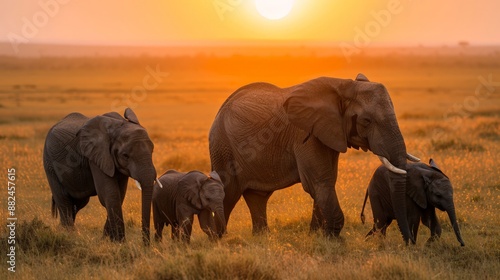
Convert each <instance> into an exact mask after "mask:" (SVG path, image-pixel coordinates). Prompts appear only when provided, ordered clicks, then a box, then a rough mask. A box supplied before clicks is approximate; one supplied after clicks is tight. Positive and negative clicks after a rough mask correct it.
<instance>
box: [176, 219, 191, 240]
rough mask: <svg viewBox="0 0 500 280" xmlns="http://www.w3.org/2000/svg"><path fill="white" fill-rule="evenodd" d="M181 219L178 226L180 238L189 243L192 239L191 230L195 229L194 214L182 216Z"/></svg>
mask: <svg viewBox="0 0 500 280" xmlns="http://www.w3.org/2000/svg"><path fill="white" fill-rule="evenodd" d="M179 221H181V222H180V224H179V227H178V228H179V235H180V239H181V240H182V241H184V242H186V243H189V241H190V239H191V230H192V229H193V216H191V217H184V218H181V219H179Z"/></svg>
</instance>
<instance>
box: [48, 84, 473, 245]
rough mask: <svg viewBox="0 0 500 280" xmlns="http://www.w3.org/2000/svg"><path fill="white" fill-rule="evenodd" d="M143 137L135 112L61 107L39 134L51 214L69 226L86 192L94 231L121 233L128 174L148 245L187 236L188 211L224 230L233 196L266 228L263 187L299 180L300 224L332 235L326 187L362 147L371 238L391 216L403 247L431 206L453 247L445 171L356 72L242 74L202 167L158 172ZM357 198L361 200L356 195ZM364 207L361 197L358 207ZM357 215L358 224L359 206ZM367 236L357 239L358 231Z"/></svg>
mask: <svg viewBox="0 0 500 280" xmlns="http://www.w3.org/2000/svg"><path fill="white" fill-rule="evenodd" d="M153 148H154V144H153V142H152V141H151V139H150V137H149V136H148V133H147V131H146V129H145V128H144V127H143V126H142V125H141V124H140V123H139V120H138V118H137V116H136V115H135V113H134V112H133V111H132V110H131V109H126V110H125V113H124V116H123V117H122V116H121V115H119V114H118V113H115V112H111V113H106V114H103V115H100V116H96V117H93V118H88V117H86V116H84V115H82V114H80V113H72V114H69V115H68V116H66V117H65V118H64V119H62V120H61V121H60V122H58V123H57V124H55V125H54V126H53V127H52V128H51V129H50V130H49V132H48V134H47V138H46V142H45V146H44V151H43V164H44V168H45V172H46V175H47V179H48V182H49V185H50V188H51V191H52V214H53V215H54V216H57V215H58V214H59V216H60V221H61V224H62V225H63V226H65V227H73V226H74V222H75V218H76V214H77V213H78V211H79V210H80V209H82V208H83V207H85V205H86V204H87V203H88V202H89V199H90V197H91V196H95V195H97V196H98V198H99V201H100V203H101V204H102V205H103V206H104V207H105V208H106V211H107V219H106V223H105V225H104V235H105V236H109V238H110V239H111V240H113V241H123V240H124V238H125V226H124V221H123V212H122V204H123V200H124V198H125V194H126V190H127V182H128V178H129V177H131V178H133V179H134V180H135V181H136V183H137V186H138V187H139V188H140V189H141V190H142V221H141V226H142V234H143V235H142V236H143V241H144V242H145V244H149V242H150V216H151V209H153V221H154V228H155V230H156V233H155V239H156V240H161V238H162V230H163V227H164V226H165V225H171V227H172V238H176V239H182V240H185V241H189V238H190V234H191V229H192V223H193V217H194V215H197V216H198V219H199V222H200V226H201V228H202V230H203V231H204V232H205V233H207V234H208V236H209V237H210V238H211V239H217V238H220V237H222V236H223V234H224V233H225V232H226V225H227V223H228V221H229V218H230V214H231V211H232V210H233V208H234V206H235V205H236V203H237V202H238V201H239V199H240V198H241V196H243V198H244V200H245V202H246V204H247V206H248V208H249V210H250V214H251V218H252V227H253V232H254V233H259V232H265V231H267V230H268V224H267V211H266V208H267V201H268V200H269V198H270V196H271V195H272V194H273V192H274V191H276V190H279V189H283V188H287V187H290V186H292V185H293V184H296V183H301V184H302V186H303V189H304V191H306V192H307V193H308V194H309V195H310V196H311V197H312V199H313V200H314V203H313V209H312V217H311V224H310V228H311V230H321V231H322V232H323V233H324V235H326V236H339V234H340V232H341V230H342V228H343V226H344V214H343V212H342V209H341V207H340V205H339V200H338V198H337V194H336V191H335V184H336V180H337V171H338V159H339V154H340V153H345V152H346V151H347V148H355V149H359V148H361V149H362V150H364V151H368V150H370V151H371V152H372V153H373V154H375V155H377V156H378V157H379V159H380V160H381V161H382V163H383V165H382V166H381V167H380V168H378V169H377V170H376V171H375V174H374V175H373V178H372V180H371V182H370V185H369V187H368V190H367V197H369V198H370V202H371V204H372V211H373V217H374V226H373V229H372V230H371V231H370V232H369V233H368V235H372V234H373V233H375V232H377V231H381V232H382V234H385V230H386V227H387V226H388V225H389V224H390V223H391V221H392V220H393V219H396V221H397V224H398V226H399V230H400V232H401V234H402V237H403V240H404V242H405V243H406V244H408V243H409V242H410V241H411V242H412V243H415V239H416V236H417V230H418V225H419V223H420V221H422V223H423V224H424V225H426V226H427V227H429V228H430V229H431V238H430V240H434V239H436V238H437V237H439V236H440V234H441V227H440V225H439V222H438V221H437V217H436V214H435V208H436V207H437V208H438V209H440V210H443V211H447V213H448V215H449V218H450V221H451V223H452V225H453V229H454V231H455V234H456V236H457V239H458V240H459V242H460V243H461V244H462V246H463V245H464V242H463V240H462V237H461V235H460V230H459V228H458V223H457V220H456V215H455V208H454V204H453V195H452V194H453V190H452V187H451V183H450V182H449V180H448V178H447V177H446V175H444V173H442V172H441V170H440V169H439V168H438V167H437V166H436V164H435V163H434V162H433V161H431V163H430V166H428V165H425V164H422V163H408V162H407V160H410V161H415V162H416V161H419V159H418V158H416V157H414V156H412V155H410V154H408V153H407V152H406V145H405V142H404V139H403V136H402V134H401V132H400V129H399V126H398V122H397V119H396V114H395V112H394V106H393V104H392V101H391V98H390V96H389V93H388V91H387V89H386V88H385V87H384V86H383V85H382V84H380V83H376V82H370V81H369V80H368V79H367V78H366V77H365V76H364V75H363V74H358V76H357V77H356V79H355V80H352V79H338V78H329V77H320V78H316V79H313V80H310V81H307V82H304V83H301V84H298V85H295V86H292V87H288V88H279V87H277V86H274V85H272V84H267V83H253V84H250V85H246V86H243V87H241V88H239V89H238V90H236V91H235V92H234V93H233V94H232V95H231V96H229V97H228V98H227V100H226V101H225V102H224V103H223V104H222V106H221V108H220V110H219V112H218V113H217V115H216V117H215V120H214V122H213V124H212V127H211V129H210V132H209V150H210V160H211V168H212V172H211V173H210V174H209V175H205V174H203V173H201V172H199V171H190V172H187V173H182V172H178V171H174V170H169V171H167V172H165V173H164V174H163V175H161V176H160V177H159V178H158V176H157V173H156V169H155V167H154V165H153V161H152V153H153ZM366 199H367V198H365V203H366ZM363 210H364V205H363ZM361 218H362V220H363V222H364V214H363V211H362V214H361ZM368 235H367V236H368Z"/></svg>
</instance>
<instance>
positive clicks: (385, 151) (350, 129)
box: [209, 74, 418, 243]
mask: <svg viewBox="0 0 500 280" xmlns="http://www.w3.org/2000/svg"><path fill="white" fill-rule="evenodd" d="M348 147H353V148H356V149H359V148H361V149H363V150H364V151H367V150H368V149H369V150H371V151H372V152H373V153H374V154H376V155H378V156H379V157H380V159H381V160H382V162H383V163H384V164H385V165H386V166H388V168H389V169H390V170H391V171H393V173H392V174H391V199H392V201H393V205H394V206H395V216H396V218H397V221H398V225H399V226H400V229H401V232H402V234H403V238H404V240H405V241H406V243H408V241H409V240H410V239H411V240H413V237H412V236H411V233H410V230H409V227H408V221H407V217H406V205H405V204H406V197H405V192H406V191H405V187H406V171H405V170H404V168H405V164H406V159H407V158H410V159H413V160H418V159H416V158H414V157H412V156H410V155H408V154H407V153H406V146H405V142H404V140H403V136H402V135H401V132H400V130H399V126H398V122H397V120H396V114H395V113H394V107H393V104H392V101H391V98H390V97H389V93H388V92H387V89H386V88H385V87H384V86H383V85H382V84H380V83H374V82H370V81H369V80H368V79H367V78H366V77H365V76H364V75H363V74H359V75H358V76H357V77H356V80H351V79H337V78H329V77H321V78H317V79H313V80H310V81H307V82H305V83H302V84H299V85H295V86H292V87H289V88H279V87H277V86H274V85H272V84H267V83H254V84H250V85H247V86H244V87H242V88H240V89H238V90H237V91H236V92H234V93H233V94H232V95H231V96H230V97H229V98H228V99H227V100H226V101H225V102H224V104H223V105H222V107H221V108H220V110H219V112H218V114H217V116H216V117H215V120H214V123H213V124H212V127H211V129H210V134H209V148H210V157H211V164H212V170H215V171H217V173H218V174H219V175H220V177H221V178H222V181H223V183H224V186H225V189H224V191H225V198H224V211H225V215H226V217H225V218H226V222H227V221H229V215H230V213H231V211H232V209H233V208H234V206H235V205H236V203H237V202H238V200H239V198H240V197H241V195H243V197H244V199H245V201H246V203H247V205H248V208H249V209H250V214H251V217H252V225H253V232H254V233H257V232H260V231H263V230H267V229H268V225H267V214H266V207H267V201H268V199H269V197H270V196H271V194H272V193H273V192H274V191H275V190H278V189H282V188H286V187H289V186H291V185H293V184H295V183H299V182H301V183H302V186H303V188H304V190H305V191H306V192H307V193H309V194H310V195H311V197H312V198H313V199H314V207H313V215H312V220H311V229H312V230H316V229H320V228H321V229H322V230H323V231H324V233H325V234H326V235H328V236H331V235H334V236H338V235H339V234H340V231H341V229H342V227H343V225H344V215H343V213H342V210H341V208H340V205H339V201H338V198H337V194H336V192H335V182H336V180H337V169H338V158H339V153H344V152H346V151H347V148H348Z"/></svg>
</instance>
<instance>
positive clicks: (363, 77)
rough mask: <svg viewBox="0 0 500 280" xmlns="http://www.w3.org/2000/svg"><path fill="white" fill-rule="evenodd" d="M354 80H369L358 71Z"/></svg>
mask: <svg viewBox="0 0 500 280" xmlns="http://www.w3.org/2000/svg"><path fill="white" fill-rule="evenodd" d="M356 81H359V82H369V81H370V80H368V78H367V77H366V76H365V75H363V74H361V73H359V74H358V75H357V76H356Z"/></svg>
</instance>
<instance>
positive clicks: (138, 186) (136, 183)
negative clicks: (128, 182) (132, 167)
mask: <svg viewBox="0 0 500 280" xmlns="http://www.w3.org/2000/svg"><path fill="white" fill-rule="evenodd" d="M134 181H135V185H136V186H137V188H138V189H139V190H141V191H142V188H141V183H139V181H137V180H134Z"/></svg>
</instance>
